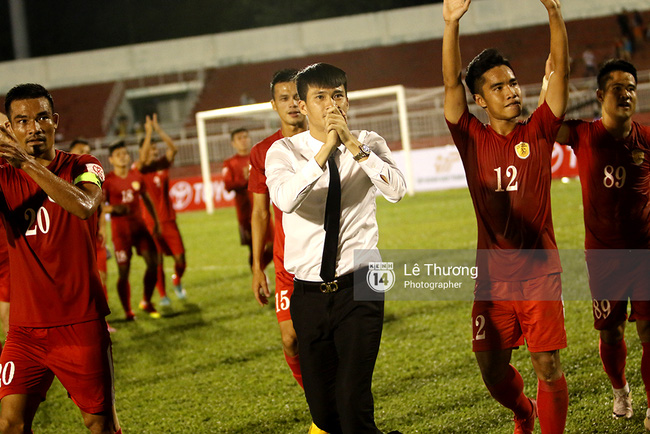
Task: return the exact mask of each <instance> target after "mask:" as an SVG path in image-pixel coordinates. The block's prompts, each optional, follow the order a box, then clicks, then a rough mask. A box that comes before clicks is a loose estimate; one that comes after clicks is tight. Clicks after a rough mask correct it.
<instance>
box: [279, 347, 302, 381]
mask: <svg viewBox="0 0 650 434" xmlns="http://www.w3.org/2000/svg"><path fill="white" fill-rule="evenodd" d="M283 353H284V351H283ZM284 358H285V360H286V361H287V365H289V368H290V369H291V373H292V374H293V378H295V379H296V381H297V382H298V384H300V387H302V388H303V389H304V386H303V385H302V371H300V356H299V355H298V354H296V355H295V356H293V357H291V356H289V355H288V354H287V353H284Z"/></svg>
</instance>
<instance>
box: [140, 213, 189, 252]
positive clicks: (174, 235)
mask: <svg viewBox="0 0 650 434" xmlns="http://www.w3.org/2000/svg"><path fill="white" fill-rule="evenodd" d="M147 228H148V229H149V233H151V234H153V226H150V227H147ZM153 240H154V241H155V243H156V247H157V248H158V251H159V252H162V253H163V254H164V255H167V256H180V255H182V254H183V253H185V246H184V245H183V239H182V238H181V232H180V231H179V230H178V225H177V224H176V221H175V220H171V221H166V222H161V223H160V236H157V237H153Z"/></svg>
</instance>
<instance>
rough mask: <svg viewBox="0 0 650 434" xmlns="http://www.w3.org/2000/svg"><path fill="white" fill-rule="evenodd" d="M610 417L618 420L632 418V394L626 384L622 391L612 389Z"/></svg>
mask: <svg viewBox="0 0 650 434" xmlns="http://www.w3.org/2000/svg"><path fill="white" fill-rule="evenodd" d="M612 417H613V418H614V419H620V418H622V417H624V418H625V419H629V418H631V417H632V393H631V392H630V385H629V384H627V383H625V387H623V388H622V389H614V409H613V410H612ZM648 423H650V422H648Z"/></svg>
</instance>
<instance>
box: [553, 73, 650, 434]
mask: <svg viewBox="0 0 650 434" xmlns="http://www.w3.org/2000/svg"><path fill="white" fill-rule="evenodd" d="M636 87H637V74H636V68H635V67H634V66H633V65H632V64H631V63H629V62H627V61H625V60H610V61H608V62H606V63H605V64H604V65H603V66H602V68H601V69H600V72H599V73H598V90H597V91H596V98H597V99H598V101H599V102H600V104H601V109H602V118H601V119H598V120H595V121H593V122H587V121H581V120H575V121H568V122H566V123H565V125H564V126H563V127H562V129H561V130H560V134H559V135H558V139H557V140H558V142H560V143H567V144H569V145H571V146H572V147H573V150H574V152H575V154H576V156H577V159H578V169H579V173H580V183H581V184H582V201H583V207H584V220H585V249H586V252H585V253H586V260H587V268H588V270H589V287H590V289H591V295H592V299H593V301H592V306H593V315H594V326H595V328H596V330H598V331H599V333H600V343H599V350H600V358H601V360H602V362H603V368H604V369H605V372H606V373H607V375H608V377H609V380H610V382H611V384H612V388H613V389H614V408H613V412H612V415H613V417H614V418H615V419H618V418H627V419H629V418H631V417H632V398H631V395H630V387H629V385H628V383H627V380H626V378H625V359H626V358H627V347H626V345H625V339H624V337H625V320H626V319H628V318H627V304H628V299H630V304H631V307H632V311H631V312H632V313H631V315H630V317H629V320H630V321H636V328H637V333H638V335H639V339H640V340H641V345H642V346H643V355H642V357H641V377H642V379H643V382H644V384H645V389H646V395H647V398H648V402H650V290H649V289H648V282H649V281H650V260H649V258H648V249H650V205H649V199H650V128H648V127H645V126H642V125H639V124H638V123H637V122H634V121H633V120H632V115H633V114H634V112H635V110H636V104H637V93H636ZM645 428H646V429H647V430H650V410H648V411H647V412H646V418H645Z"/></svg>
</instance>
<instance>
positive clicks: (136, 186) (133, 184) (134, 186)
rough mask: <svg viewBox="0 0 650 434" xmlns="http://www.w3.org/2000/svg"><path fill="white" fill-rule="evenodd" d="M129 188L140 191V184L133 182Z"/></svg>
mask: <svg viewBox="0 0 650 434" xmlns="http://www.w3.org/2000/svg"><path fill="white" fill-rule="evenodd" d="M131 187H133V190H135V191H140V183H139V182H138V181H133V182H132V183H131Z"/></svg>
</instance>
